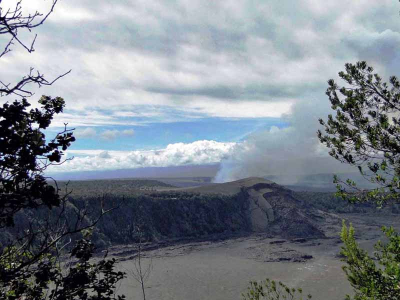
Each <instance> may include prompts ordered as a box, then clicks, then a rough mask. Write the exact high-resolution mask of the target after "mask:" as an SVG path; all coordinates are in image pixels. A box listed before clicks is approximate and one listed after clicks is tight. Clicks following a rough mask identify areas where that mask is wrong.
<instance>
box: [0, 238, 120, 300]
mask: <svg viewBox="0 0 400 300" xmlns="http://www.w3.org/2000/svg"><path fill="white" fill-rule="evenodd" d="M93 251H94V246H93V244H92V243H91V242H90V241H88V240H86V239H82V240H80V241H78V242H77V244H76V245H75V247H74V248H73V249H72V250H71V252H70V255H71V259H74V260H75V261H73V262H72V263H71V264H70V266H69V267H68V265H63V266H61V265H60V264H58V263H57V259H56V258H55V257H53V256H52V255H50V254H43V255H42V256H41V258H40V259H39V260H38V263H37V264H35V265H32V264H31V265H30V270H29V272H27V271H26V269H24V268H21V266H22V265H23V264H24V262H25V261H26V257H25V256H26V255H30V254H26V252H21V251H20V250H19V249H16V248H13V249H5V250H4V252H3V254H2V255H1V260H0V299H4V300H14V299H32V300H33V299H44V298H46V299H54V300H67V299H68V300H74V299H76V300H78V299H87V300H106V299H107V300H111V299H117V300H122V299H125V297H124V296H116V295H115V288H116V284H117V282H118V281H119V280H121V279H122V278H123V277H124V273H123V272H120V271H116V270H115V259H105V257H104V258H103V259H101V260H100V261H98V262H96V263H90V259H91V258H92V256H93ZM28 261H29V260H28ZM66 270H67V271H66ZM10 275H11V276H10Z"/></svg>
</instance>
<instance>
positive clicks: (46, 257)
mask: <svg viewBox="0 0 400 300" xmlns="http://www.w3.org/2000/svg"><path fill="white" fill-rule="evenodd" d="M21 4H22V0H20V1H17V2H16V3H15V6H14V8H10V9H5V8H4V6H3V4H2V1H1V0H0V5H1V6H0V35H4V36H7V35H8V36H9V40H8V42H6V45H5V46H4V48H3V51H2V52H1V53H0V58H2V57H3V56H4V55H6V54H7V53H9V52H10V51H12V50H13V48H12V47H13V46H14V45H20V46H22V48H23V49H25V50H26V51H28V52H29V53H31V52H33V51H34V50H35V49H34V44H35V41H36V35H35V36H34V38H33V40H32V41H31V42H29V43H25V41H24V40H22V39H21V38H20V37H19V33H20V32H21V31H28V32H31V31H32V30H33V29H34V28H36V27H38V26H41V25H42V24H43V23H44V22H45V20H46V19H47V18H48V17H49V15H50V14H51V13H52V12H53V10H54V8H55V6H56V4H57V0H53V1H52V4H51V6H50V10H49V11H48V12H47V14H41V13H39V12H35V13H34V14H30V15H26V14H24V13H23V10H22V6H21ZM69 72H70V71H68V72H66V73H65V74H62V75H60V76H58V77H57V78H55V79H54V80H52V81H48V80H46V79H45V77H44V76H43V75H42V74H41V73H39V72H34V70H33V69H30V71H29V73H28V75H26V76H23V77H22V79H21V80H20V81H18V82H17V83H13V84H11V83H5V81H4V80H2V79H1V80H0V97H4V96H14V97H16V98H17V100H15V101H13V102H12V103H8V102H7V103H5V104H3V105H2V107H0V230H1V232H0V237H1V236H5V235H6V233H7V232H9V231H12V232H13V237H14V238H13V239H10V240H7V241H6V242H5V243H4V242H3V243H2V244H0V298H1V299H10V300H11V299H59V300H62V299H93V300H94V299H124V296H116V295H115V287H116V283H117V282H118V281H119V280H121V279H122V278H123V277H124V273H122V272H118V271H116V270H115V263H116V261H115V259H106V256H105V257H103V259H101V260H100V261H97V262H91V261H90V260H91V258H92V256H93V253H94V246H93V244H92V243H91V242H90V234H88V233H90V230H91V228H93V226H94V225H95V224H96V223H97V222H98V221H99V219H100V218H101V216H103V215H104V214H105V213H107V212H108V211H109V210H106V209H104V208H103V206H102V207H101V209H100V212H99V214H98V218H96V219H95V220H93V221H88V218H87V216H88V211H87V209H86V207H78V206H76V205H74V204H73V203H71V202H69V201H68V198H67V196H68V193H66V194H64V195H60V189H59V188H58V186H57V183H56V182H54V184H53V185H51V184H49V182H48V181H47V179H48V178H46V177H45V176H44V171H45V170H46V168H47V167H48V166H49V165H54V164H61V163H63V161H64V160H63V151H65V150H67V149H68V147H69V146H70V145H71V143H73V142H74V141H75V138H74V136H73V132H72V131H73V130H71V129H67V127H66V126H67V125H65V128H64V130H63V131H61V132H60V133H58V134H57V135H56V136H55V138H54V139H52V140H50V141H47V140H46V137H45V134H44V132H43V131H44V130H45V129H46V128H48V127H49V125H50V124H51V121H52V119H53V117H54V116H55V115H56V114H59V113H62V111H63V108H64V106H65V102H64V99H62V98H61V97H51V96H42V97H41V98H40V100H39V104H40V105H41V108H40V109H39V108H37V109H30V110H29V107H30V103H29V101H28V100H27V97H30V96H33V93H32V92H31V91H30V90H29V85H30V84H36V85H38V86H39V87H40V86H43V85H51V84H53V83H54V82H55V81H56V80H58V79H59V78H61V77H63V76H65V75H66V74H68V73H69ZM16 219H18V222H16ZM78 237H83V238H82V239H79V238H78ZM73 240H75V245H74V246H72V247H71V246H70V245H71V243H72V242H73ZM66 249H69V250H70V251H69V258H70V259H69V260H66V258H67V255H66V253H65V250H66Z"/></svg>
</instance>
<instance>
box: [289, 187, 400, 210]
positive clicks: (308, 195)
mask: <svg viewBox="0 0 400 300" xmlns="http://www.w3.org/2000/svg"><path fill="white" fill-rule="evenodd" d="M293 193H294V196H295V197H296V198H297V199H299V200H302V201H304V203H306V204H308V205H310V206H311V207H312V208H315V209H320V210H323V211H328V212H333V213H378V212H381V213H394V214H399V213H400V203H396V202H395V201H389V202H388V203H387V204H386V205H385V206H383V207H382V208H380V209H378V208H377V205H376V204H375V203H371V202H367V203H349V202H348V201H346V200H343V199H342V198H340V197H337V196H336V195H335V193H332V192H309V191H303V192H293Z"/></svg>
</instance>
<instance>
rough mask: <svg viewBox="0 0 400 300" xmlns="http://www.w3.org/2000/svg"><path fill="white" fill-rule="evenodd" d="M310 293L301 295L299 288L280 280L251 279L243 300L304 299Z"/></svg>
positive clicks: (301, 291) (308, 297) (309, 296)
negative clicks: (260, 280) (261, 280)
mask: <svg viewBox="0 0 400 300" xmlns="http://www.w3.org/2000/svg"><path fill="white" fill-rule="evenodd" d="M311 298H312V297H311V295H307V296H303V290H302V289H301V288H298V289H295V288H290V287H288V286H287V285H285V284H284V283H282V282H278V283H276V281H274V280H270V279H266V280H265V281H263V282H257V281H251V282H250V286H249V287H248V288H247V291H246V293H244V294H242V299H243V300H303V299H304V300H306V299H311Z"/></svg>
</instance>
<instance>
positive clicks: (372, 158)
mask: <svg viewBox="0 0 400 300" xmlns="http://www.w3.org/2000/svg"><path fill="white" fill-rule="evenodd" d="M339 76H340V78H341V79H343V81H344V82H345V84H346V85H345V86H342V87H340V86H338V85H337V83H335V81H334V80H332V79H331V80H329V81H328V84H329V88H328V89H327V91H326V94H327V95H328V97H329V100H330V102H331V104H332V109H333V110H336V116H335V117H333V116H332V115H329V116H328V120H327V121H323V120H322V119H320V124H321V125H323V126H324V127H325V133H326V134H322V132H321V131H318V137H319V139H320V141H321V143H324V144H325V145H326V146H327V147H328V148H329V149H330V152H329V154H330V155H331V156H332V157H334V158H335V159H337V160H339V161H341V162H344V163H347V164H350V165H353V166H355V167H356V168H357V169H358V171H359V172H360V173H361V174H362V175H363V176H364V177H365V178H366V179H367V180H369V181H370V182H372V183H374V184H376V188H375V189H373V190H369V191H358V193H349V192H348V191H347V190H346V187H347V188H349V189H350V190H354V189H356V184H355V182H353V181H351V180H346V181H342V180H340V179H339V178H338V177H335V179H334V182H335V183H337V188H338V195H340V196H341V197H343V198H346V199H348V200H350V201H352V202H359V201H361V202H362V201H370V200H374V201H375V202H376V203H377V204H378V205H382V204H383V203H385V202H386V201H388V200H398V199H399V191H400V177H399V176H400V140H399V139H398V136H399V134H400V117H399V110H400V82H399V81H398V79H397V78H396V77H395V76H392V77H390V84H387V83H386V82H383V81H382V78H381V77H380V76H379V75H378V74H376V73H373V68H372V67H370V66H368V65H367V63H366V62H358V63H356V64H354V65H353V64H346V70H345V72H340V73H339Z"/></svg>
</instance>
